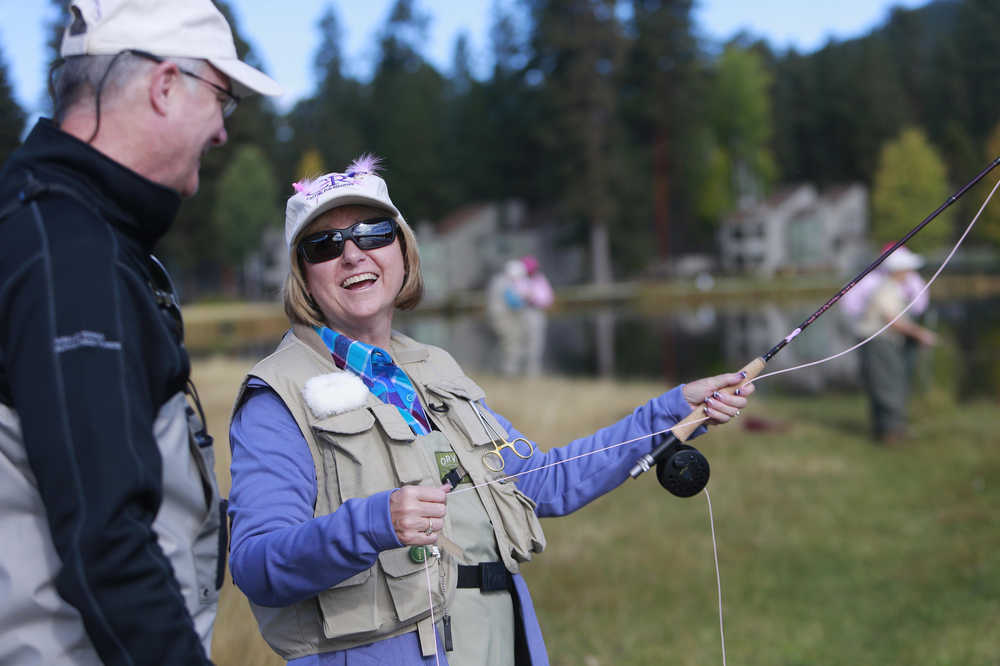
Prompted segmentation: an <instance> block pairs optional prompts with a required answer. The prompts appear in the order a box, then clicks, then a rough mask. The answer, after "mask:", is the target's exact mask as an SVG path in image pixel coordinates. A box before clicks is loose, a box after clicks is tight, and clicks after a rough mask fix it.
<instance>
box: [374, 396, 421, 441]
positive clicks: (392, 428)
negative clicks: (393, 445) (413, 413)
mask: <svg viewBox="0 0 1000 666" xmlns="http://www.w3.org/2000/svg"><path fill="white" fill-rule="evenodd" d="M371 410H372V413H373V414H374V415H375V418H376V419H378V422H379V425H380V426H382V430H384V431H385V434H386V435H388V437H389V439H394V440H396V441H403V442H411V441H413V439H414V438H415V436H414V434H413V429H412V428H410V425H409V424H408V423H407V422H406V419H404V418H403V415H402V414H400V413H399V409H398V408H397V407H396V406H395V405H376V406H374V407H372V408H371Z"/></svg>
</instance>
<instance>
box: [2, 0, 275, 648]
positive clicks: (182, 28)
mask: <svg viewBox="0 0 1000 666" xmlns="http://www.w3.org/2000/svg"><path fill="white" fill-rule="evenodd" d="M62 4H64V5H68V9H69V18H68V20H67V27H66V30H65V33H64V35H63V39H62V46H61V55H62V59H61V62H59V63H57V65H58V66H57V67H55V68H54V70H53V76H52V84H53V89H52V92H53V100H52V101H53V109H54V114H53V115H54V118H53V119H51V120H50V119H47V118H43V119H41V120H39V121H38V124H37V125H36V126H35V127H34V128H33V129H32V131H31V133H30V134H29V135H28V137H27V139H26V140H25V142H24V144H23V145H21V146H20V147H19V148H18V149H17V150H16V151H15V152H14V153H13V154H12V155H11V157H10V159H9V160H8V161H7V163H6V164H5V165H4V168H3V171H2V174H0V223H2V228H3V242H2V243H0V543H2V544H3V547H2V548H0V664H4V665H5V666H21V665H28V664H46V665H49V664H53V665H54V664H115V665H117V664H121V665H125V664H129V665H132V664H188V665H190V664H207V663H209V657H208V651H209V648H210V645H211V637H212V626H213V623H214V620H215V613H216V608H217V603H218V594H219V592H218V591H219V588H220V587H221V585H222V582H223V580H224V573H225V553H226V542H227V540H226V535H225V532H224V530H225V517H224V513H225V511H224V503H223V502H222V501H221V499H220V497H219V492H218V489H217V486H216V481H215V476H214V470H213V467H214V464H213V451H212V438H211V437H209V436H208V435H207V433H206V432H205V428H204V418H203V416H202V415H201V414H200V411H201V409H200V405H198V404H197V394H196V393H195V392H194V389H193V385H192V384H191V380H190V376H189V375H190V362H189V360H188V355H187V351H186V350H185V347H184V342H183V325H182V323H181V319H180V309H179V306H178V303H177V300H176V297H175V295H174V293H173V289H172V286H171V282H170V278H169V277H168V276H167V274H166V272H165V271H164V269H163V267H162V265H161V264H160V263H159V262H158V261H157V260H156V258H155V257H154V256H153V255H152V252H153V249H154V247H155V245H156V243H157V241H158V240H159V239H160V238H161V237H162V236H163V235H164V234H165V233H166V232H167V230H168V229H169V228H170V226H171V224H172V223H173V220H174V217H175V215H176V214H177V210H178V208H179V207H180V205H181V199H182V197H189V196H191V195H193V194H194V193H195V192H196V191H197V190H198V171H199V168H200V166H201V158H202V157H203V156H204V154H205V153H206V152H207V151H208V150H209V149H210V148H214V147H216V146H221V145H222V144H224V143H225V142H226V139H227V135H226V127H225V119H226V117H227V116H228V115H229V114H230V113H231V112H232V111H233V110H234V109H235V108H236V105H237V103H238V102H239V101H240V99H241V98H242V97H244V96H246V95H249V94H251V93H261V94H265V95H274V94H277V93H279V92H280V91H281V89H280V87H279V86H278V85H277V84H276V83H275V82H274V81H272V80H271V79H270V78H269V77H267V76H266V75H265V74H263V73H262V72H259V71H257V70H256V69H254V68H252V67H250V66H249V65H247V64H245V63H243V62H240V60H239V59H238V57H237V54H236V46H235V44H234V42H233V35H232V31H231V30H230V28H229V24H228V23H227V22H226V20H225V18H224V17H223V16H222V14H221V13H220V12H219V10H218V9H217V8H216V7H215V5H214V4H213V3H212V1H211V0H72V2H65V3H62Z"/></svg>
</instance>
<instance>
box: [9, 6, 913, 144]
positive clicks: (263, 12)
mask: <svg viewBox="0 0 1000 666" xmlns="http://www.w3.org/2000/svg"><path fill="white" fill-rule="evenodd" d="M394 1H395V0H363V2H353V1H350V0H297V1H296V2H294V3H288V2H275V1H274V0H230V3H229V4H230V6H231V7H233V8H234V10H235V12H236V13H237V21H238V26H239V31H240V34H241V35H242V36H243V37H244V38H245V39H248V41H250V42H251V43H252V44H253V46H254V50H255V51H256V52H257V53H259V54H260V56H261V57H262V59H263V61H264V65H265V67H266V69H267V71H268V73H269V74H271V76H272V77H273V78H275V79H276V80H277V81H278V82H279V83H281V84H282V85H283V86H284V88H285V91H286V93H285V95H283V96H282V97H280V98H278V99H277V103H278V107H279V108H280V109H283V110H284V109H288V108H290V107H291V106H292V105H293V104H294V103H295V101H297V100H298V99H301V98H302V97H304V96H308V95H309V93H310V92H311V90H312V87H313V81H312V61H313V55H314V52H315V50H316V47H317V44H318V42H319V38H318V34H317V30H316V23H317V20H318V19H319V17H320V15H321V14H322V13H323V9H324V8H325V7H326V6H327V5H329V4H332V5H333V6H334V7H335V9H336V11H337V14H338V16H339V18H340V21H341V25H342V29H343V32H344V34H343V37H344V40H345V55H346V57H347V60H348V62H349V63H355V64H354V66H353V67H351V71H349V73H350V74H353V75H355V76H358V77H361V78H364V77H366V76H368V75H369V74H370V66H371V63H372V61H373V53H374V49H375V35H376V34H377V32H378V30H379V28H380V26H381V25H382V24H383V23H384V22H385V19H386V16H387V15H388V12H389V10H390V9H391V7H392V5H393V4H394ZM495 1H497V0H418V6H419V7H420V8H421V9H423V10H424V11H426V12H427V13H428V14H430V16H431V23H430V26H429V36H428V37H429V38H428V44H427V48H426V52H425V56H426V57H427V58H428V59H429V60H430V61H431V62H432V63H433V64H434V65H435V66H436V67H438V68H439V69H441V70H442V71H448V70H449V68H450V63H451V54H452V50H453V48H454V42H455V38H456V36H457V35H458V34H460V33H461V32H462V31H465V32H466V33H467V34H468V37H469V40H470V45H471V47H472V52H473V54H474V55H478V58H479V65H480V66H482V67H485V66H487V65H488V63H486V62H485V59H486V57H487V56H486V55H485V54H486V53H488V46H489V43H488V38H489V26H490V19H491V13H492V12H491V8H492V6H493V3H494V2H495ZM513 1H514V0H502V1H501V4H503V5H509V4H510V3H511V2H513ZM927 2H928V0H892V1H887V0H836V2H834V1H833V0H753V1H750V0H700V2H699V3H698V5H697V9H696V10H695V21H696V25H697V26H698V30H699V32H700V33H701V34H702V35H703V36H704V37H706V38H708V39H714V40H718V41H723V40H725V39H726V38H728V37H731V36H732V35H733V34H735V33H736V32H738V31H740V30H747V31H749V32H750V33H752V34H754V35H757V36H760V37H764V38H765V39H767V40H768V41H769V42H770V43H771V45H772V46H773V47H774V48H777V49H786V48H789V47H795V48H796V49H797V50H798V51H800V52H809V51H813V50H816V49H818V48H820V47H822V46H823V45H824V44H825V43H826V42H827V40H829V39H831V38H834V39H838V40H842V39H849V38H851V37H856V36H859V35H862V34H864V33H866V32H868V31H869V30H871V29H872V28H873V27H875V26H877V25H879V24H881V23H882V22H884V21H885V19H886V18H887V17H888V15H889V11H890V8H891V7H893V6H901V7H907V8H913V7H919V6H923V5H925V4H927ZM289 7H292V8H293V9H292V10H291V11H290V10H289V9H288V8H289ZM53 11H54V10H53V9H52V6H51V3H50V2H48V0H0V47H2V53H3V59H4V61H5V62H6V64H7V68H8V72H9V74H10V76H11V79H12V81H13V85H14V93H15V96H16V98H17V100H18V103H19V104H20V105H21V107H22V108H23V109H25V110H26V111H28V112H29V114H30V115H31V116H32V117H35V116H37V115H38V114H39V113H40V112H41V109H42V108H43V98H44V94H45V76H46V60H45V59H46V57H47V54H46V51H45V31H44V25H45V23H46V19H47V18H48V17H50V16H51V15H52V12H53ZM30 124H31V123H29V125H30Z"/></svg>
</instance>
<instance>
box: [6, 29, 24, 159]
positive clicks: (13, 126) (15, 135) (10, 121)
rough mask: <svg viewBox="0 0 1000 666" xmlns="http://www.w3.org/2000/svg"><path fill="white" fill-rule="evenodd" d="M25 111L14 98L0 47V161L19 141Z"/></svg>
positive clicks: (22, 130) (22, 129)
mask: <svg viewBox="0 0 1000 666" xmlns="http://www.w3.org/2000/svg"><path fill="white" fill-rule="evenodd" d="M24 122H25V113H24V111H23V110H22V109H21V107H20V106H19V105H18V103H17V100H15V99H14V91H13V89H12V88H11V85H10V77H9V76H8V73H7V62H6V60H5V59H4V57H3V50H2V49H0V162H3V161H5V160H6V159H7V156H8V155H9V154H10V153H11V151H13V150H14V149H15V148H16V147H17V146H18V144H20V143H21V134H22V133H23V132H24Z"/></svg>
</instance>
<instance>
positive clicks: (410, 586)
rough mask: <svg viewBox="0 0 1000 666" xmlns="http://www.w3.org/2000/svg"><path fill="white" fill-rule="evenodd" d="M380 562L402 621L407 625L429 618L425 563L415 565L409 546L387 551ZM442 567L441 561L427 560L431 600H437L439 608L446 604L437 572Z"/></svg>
mask: <svg viewBox="0 0 1000 666" xmlns="http://www.w3.org/2000/svg"><path fill="white" fill-rule="evenodd" d="M378 561H379V565H380V566H381V567H382V571H383V572H384V573H385V582H386V585H387V586H388V588H389V596H390V597H391V598H392V604H393V608H394V610H395V613H396V617H397V618H398V619H399V622H400V623H402V624H405V623H407V622H410V621H412V620H415V619H418V618H420V617H422V616H424V615H427V614H428V612H429V610H430V609H429V608H427V576H426V574H424V563H423V562H419V563H417V562H414V561H413V560H412V559H411V558H410V549H409V547H406V548H395V549H393V550H384V551H382V552H381V553H379V554H378ZM440 564H441V563H440V560H439V559H438V558H428V561H427V568H428V569H429V571H428V573H429V574H430V578H431V598H432V599H433V600H434V607H435V608H440V607H441V606H442V604H444V598H443V597H442V596H441V583H440V573H439V570H438V567H439V566H440Z"/></svg>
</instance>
